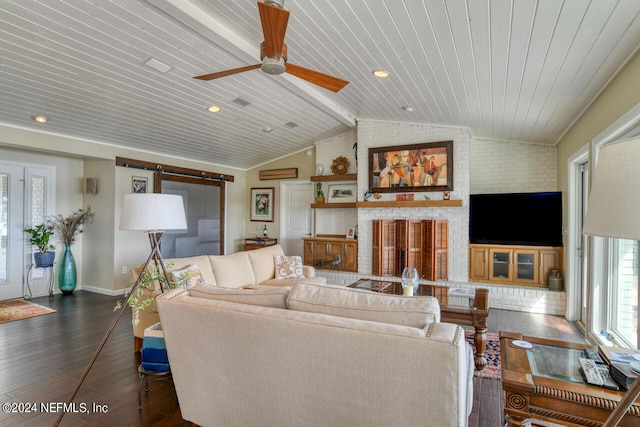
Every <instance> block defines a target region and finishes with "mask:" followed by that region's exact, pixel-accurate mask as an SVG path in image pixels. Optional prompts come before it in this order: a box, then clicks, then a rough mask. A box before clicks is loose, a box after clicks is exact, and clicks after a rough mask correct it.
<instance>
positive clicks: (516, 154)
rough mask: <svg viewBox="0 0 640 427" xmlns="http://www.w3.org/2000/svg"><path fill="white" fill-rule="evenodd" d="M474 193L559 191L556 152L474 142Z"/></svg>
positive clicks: (471, 154)
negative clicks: (557, 189)
mask: <svg viewBox="0 0 640 427" xmlns="http://www.w3.org/2000/svg"><path fill="white" fill-rule="evenodd" d="M469 175H470V177H471V183H470V185H471V187H470V193H471V194H483V193H525V192H536V191H556V149H555V147H549V146H546V145H535V144H522V143H517V142H505V141H488V140H473V141H472V142H471V144H470V149H469Z"/></svg>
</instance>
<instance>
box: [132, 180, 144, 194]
mask: <svg viewBox="0 0 640 427" xmlns="http://www.w3.org/2000/svg"><path fill="white" fill-rule="evenodd" d="M131 190H132V191H133V192H134V193H146V192H147V178H145V177H143V176H133V177H131Z"/></svg>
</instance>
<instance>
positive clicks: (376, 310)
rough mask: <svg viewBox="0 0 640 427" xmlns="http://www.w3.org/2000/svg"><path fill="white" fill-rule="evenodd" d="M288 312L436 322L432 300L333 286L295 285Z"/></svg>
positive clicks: (413, 324)
mask: <svg viewBox="0 0 640 427" xmlns="http://www.w3.org/2000/svg"><path fill="white" fill-rule="evenodd" d="M287 307H289V309H290V310H297V311H307V312H312V313H322V314H329V315H332V316H340V317H348V318H352V319H360V320H370V321H374V322H382V323H391V324H397V325H405V326H411V327H415V328H424V327H425V326H427V325H429V324H431V323H434V322H439V321H440V305H439V304H438V300H437V299H436V298H434V297H403V296H398V295H388V294H380V293H374V292H369V291H363V290H359V289H351V288H345V287H343V286H335V285H323V286H318V285H312V284H306V283H304V284H297V285H295V286H293V287H292V288H291V291H290V292H289V296H288V297H287Z"/></svg>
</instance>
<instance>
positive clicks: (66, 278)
mask: <svg viewBox="0 0 640 427" xmlns="http://www.w3.org/2000/svg"><path fill="white" fill-rule="evenodd" d="M76 283H77V272H76V261H75V260H74V259H73V254H72V253H71V245H66V246H65V248H64V254H62V261H61V262H60V270H59V271H58V287H59V288H60V290H61V291H62V293H63V294H64V295H71V294H72V293H73V291H74V289H75V288H76Z"/></svg>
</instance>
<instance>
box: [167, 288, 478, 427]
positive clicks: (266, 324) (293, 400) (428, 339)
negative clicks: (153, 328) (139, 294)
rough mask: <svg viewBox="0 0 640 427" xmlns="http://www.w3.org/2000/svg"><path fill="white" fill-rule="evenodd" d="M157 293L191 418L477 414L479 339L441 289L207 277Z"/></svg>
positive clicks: (383, 420)
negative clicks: (239, 284) (216, 281)
mask: <svg viewBox="0 0 640 427" xmlns="http://www.w3.org/2000/svg"><path fill="white" fill-rule="evenodd" d="M157 303H158V309H159V313H160V319H161V322H162V325H163V330H164V334H165V341H166V346H167V351H168V355H169V363H170V366H171V371H172V375H173V382H174V384H175V388H176V393H177V396H178V400H179V404H180V410H181V413H182V416H183V418H184V419H185V420H188V421H191V422H193V423H196V424H198V425H201V426H226V427H228V426H257V425H262V426H280V427H287V426H292V427H293V426H296V427H299V426H350V427H352V426H362V427H365V426H366V427H372V426H422V427H424V426H434V427H447V426H458V427H461V426H462V427H463V426H467V425H468V417H469V414H470V412H471V409H472V404H473V372H474V365H473V357H472V354H471V349H470V346H469V344H468V343H467V342H466V341H465V339H464V332H463V330H462V328H461V327H460V326H458V325H454V324H449V323H441V322H440V321H439V320H440V310H439V306H438V302H437V300H436V299H435V298H433V297H402V296H393V295H386V294H376V293H372V292H368V291H362V290H356V289H350V288H345V287H340V286H334V285H324V286H318V285H310V284H297V285H294V286H293V287H291V288H290V289H289V287H281V288H259V289H253V290H244V289H224V288H217V287H214V286H207V285H196V286H194V287H192V288H190V289H174V290H172V291H171V292H168V293H165V294H164V295H162V296H160V297H159V298H158V300H157ZM204 325H206V327H205V326H204Z"/></svg>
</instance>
